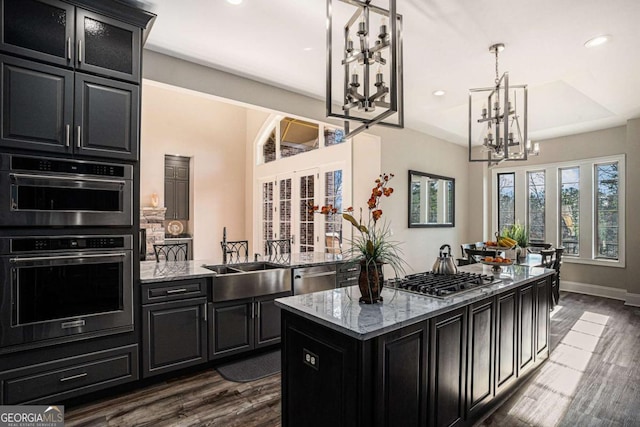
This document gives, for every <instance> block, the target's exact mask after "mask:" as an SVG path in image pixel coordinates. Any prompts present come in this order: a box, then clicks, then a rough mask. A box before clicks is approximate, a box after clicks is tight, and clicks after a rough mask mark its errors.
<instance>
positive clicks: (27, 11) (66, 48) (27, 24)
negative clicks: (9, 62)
mask: <svg viewBox="0 0 640 427" xmlns="http://www.w3.org/2000/svg"><path fill="white" fill-rule="evenodd" d="M1 2H2V3H1V4H0V18H1V19H0V20H1V22H2V34H1V39H0V49H1V50H3V51H4V52H9V53H13V54H17V55H22V56H27V57H30V58H34V59H37V60H38V61H45V62H49V63H52V64H56V65H62V66H68V67H70V66H72V65H73V61H74V59H75V51H74V49H73V28H74V7H73V6H72V5H70V4H68V3H64V2H61V1H58V0H1Z"/></svg>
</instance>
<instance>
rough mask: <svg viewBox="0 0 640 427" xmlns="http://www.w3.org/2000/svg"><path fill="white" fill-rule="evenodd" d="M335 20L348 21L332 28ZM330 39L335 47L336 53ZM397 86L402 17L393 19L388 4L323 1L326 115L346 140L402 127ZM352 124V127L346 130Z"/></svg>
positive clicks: (362, 0) (392, 1)
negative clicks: (339, 124)
mask: <svg viewBox="0 0 640 427" xmlns="http://www.w3.org/2000/svg"><path fill="white" fill-rule="evenodd" d="M334 6H335V9H334ZM343 12H344V13H343ZM334 15H340V16H349V15H350V18H349V19H348V21H347V22H346V24H344V26H343V25H342V24H341V25H340V26H334V25H333V19H334ZM334 30H335V31H336V34H333V32H334ZM338 31H339V32H338ZM334 36H335V37H334ZM334 39H336V40H339V41H340V45H339V46H337V47H336V48H335V49H334V46H333V40H334ZM334 55H335V58H334ZM334 64H336V65H337V66H336V68H335V69H334V68H333V66H334ZM334 84H335V85H336V87H334ZM402 85H403V82H402V16H401V15H398V14H396V0H388V8H387V9H384V8H382V7H380V6H377V5H374V4H372V0H337V1H336V2H335V4H333V1H332V0H327V86H326V90H327V93H326V110H327V116H328V117H338V118H341V119H343V120H344V128H345V138H349V137H352V136H354V135H356V134H358V133H360V132H362V131H363V130H365V129H368V128H369V127H371V126H373V125H375V124H382V125H388V126H395V127H399V128H402V127H404V112H403V99H402ZM334 92H335V93H336V95H337V96H336V98H335V99H336V101H335V102H334V97H333V95H334ZM338 97H340V98H341V100H340V101H337V99H338ZM353 121H355V122H358V123H357V124H356V125H357V127H356V128H355V129H352V130H350V124H351V122H353Z"/></svg>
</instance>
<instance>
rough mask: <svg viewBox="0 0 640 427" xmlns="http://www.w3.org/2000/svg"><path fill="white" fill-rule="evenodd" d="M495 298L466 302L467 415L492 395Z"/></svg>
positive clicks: (478, 409) (493, 392)
mask: <svg viewBox="0 0 640 427" xmlns="http://www.w3.org/2000/svg"><path fill="white" fill-rule="evenodd" d="M495 325H496V298H489V299H485V300H482V301H478V302H476V303H473V304H471V305H470V306H469V329H468V330H469V334H468V335H469V339H468V347H467V348H468V352H469V357H468V365H467V381H466V382H467V398H466V413H467V417H468V418H469V417H470V416H472V415H473V414H474V413H476V412H478V411H481V410H482V408H483V407H484V406H485V405H486V404H487V403H488V402H489V401H491V399H492V398H493V396H494V395H495V382H494V369H495Z"/></svg>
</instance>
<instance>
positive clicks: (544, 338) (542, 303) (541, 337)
mask: <svg viewBox="0 0 640 427" xmlns="http://www.w3.org/2000/svg"><path fill="white" fill-rule="evenodd" d="M548 280H551V287H549V286H548V281H547V280H540V281H538V282H536V285H535V291H536V293H535V295H536V360H537V359H543V358H545V357H546V355H547V354H548V349H549V315H548V313H549V309H550V307H549V303H550V301H551V298H550V290H551V289H553V285H554V283H553V281H554V280H555V277H554V278H553V279H548Z"/></svg>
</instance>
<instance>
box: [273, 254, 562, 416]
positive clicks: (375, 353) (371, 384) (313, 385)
mask: <svg viewBox="0 0 640 427" xmlns="http://www.w3.org/2000/svg"><path fill="white" fill-rule="evenodd" d="M463 270H465V271H469V272H476V273H482V274H492V272H491V269H490V267H488V266H483V265H480V264H476V265H471V266H467V267H464V269H463ZM553 274H554V272H553V271H552V270H546V269H544V268H536V267H526V266H517V265H514V266H509V267H505V268H503V270H502V271H501V272H500V273H495V276H496V279H498V280H499V282H497V283H495V284H491V285H488V286H484V287H482V288H478V289H474V290H471V291H467V292H464V293H462V294H459V295H456V296H451V297H447V298H434V297H430V296H424V295H420V294H414V293H409V292H406V291H402V290H396V289H389V288H385V289H383V296H384V303H382V304H376V305H363V304H360V303H358V297H359V293H358V292H359V291H358V289H357V287H349V288H341V289H335V290H330V291H324V292H319V293H314V294H308V295H297V296H293V297H288V298H282V299H278V300H276V305H278V306H279V307H281V308H282V351H283V355H282V425H283V426H298V425H305V426H327V425H331V426H369V425H375V426H425V425H431V426H452V425H472V424H473V423H474V422H475V421H477V420H478V419H479V418H480V417H481V416H482V415H483V414H485V413H486V412H487V411H488V410H489V409H490V408H491V407H493V406H494V405H496V404H499V403H500V402H501V401H503V400H504V399H505V398H506V397H507V396H508V395H509V394H510V393H511V392H512V391H513V390H514V387H515V386H516V385H517V384H519V383H520V382H521V381H522V380H523V379H524V378H526V377H527V376H528V375H529V374H530V373H531V372H533V370H534V369H533V368H535V367H536V366H538V365H539V364H540V363H541V362H542V361H544V360H545V359H547V358H548V356H549V345H548V344H549V295H550V287H551V278H552V275H553Z"/></svg>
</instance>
